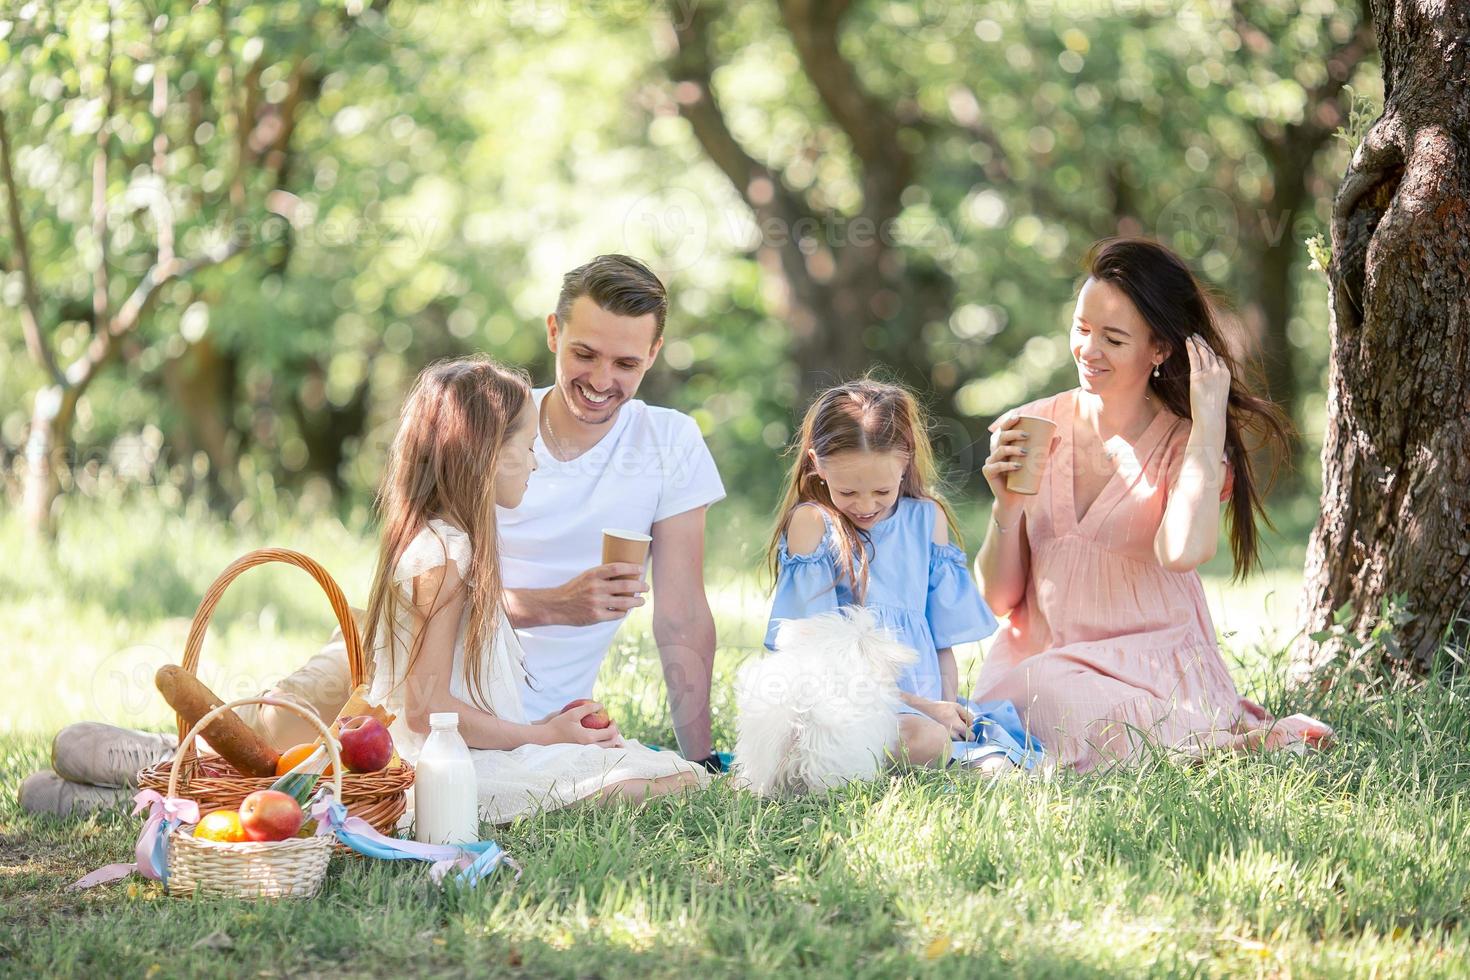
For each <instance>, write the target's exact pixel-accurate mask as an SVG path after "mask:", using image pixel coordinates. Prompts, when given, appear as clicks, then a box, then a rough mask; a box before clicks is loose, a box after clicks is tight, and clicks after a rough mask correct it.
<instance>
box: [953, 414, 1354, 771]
mask: <svg viewBox="0 0 1470 980" xmlns="http://www.w3.org/2000/svg"><path fill="white" fill-rule="evenodd" d="M1075 398H1076V391H1075V389H1074V390H1073V391H1066V392H1062V393H1061V394H1059V395H1054V396H1052V397H1051V398H1047V399H1043V400H1041V401H1038V402H1033V403H1031V404H1029V405H1026V406H1024V407H1023V408H1022V409H1021V410H1020V411H1021V413H1022V414H1025V415H1037V416H1041V417H1043V418H1050V419H1052V420H1053V421H1055V422H1056V423H1057V429H1056V434H1055V435H1054V436H1053V437H1052V444H1051V447H1050V448H1051V452H1050V456H1049V459H1048V462H1047V471H1046V475H1045V477H1044V478H1043V482H1042V486H1041V490H1040V492H1039V493H1038V494H1036V495H1035V496H1033V497H1031V498H1029V499H1028V500H1027V501H1026V504H1025V510H1024V513H1025V529H1026V536H1027V539H1028V545H1029V550H1030V570H1029V577H1028V581H1027V585H1026V595H1025V597H1024V599H1023V600H1022V602H1021V604H1020V605H1019V606H1018V607H1017V608H1016V609H1014V610H1012V612H1011V615H1010V617H1009V619H1008V621H1007V622H1006V623H1005V624H1003V625H1002V627H1001V630H1000V632H999V633H998V634H997V636H996V639H995V641H994V642H993V644H992V645H991V648H990V652H989V654H988V656H987V657H986V659H985V663H984V665H983V667H982V668H981V671H980V678H979V680H978V682H977V683H976V687H975V695H974V697H975V700H977V701H980V700H994V699H1004V700H1008V701H1011V702H1013V703H1014V704H1015V705H1016V707H1017V710H1018V711H1019V712H1020V714H1021V718H1022V720H1023V721H1024V722H1025V723H1026V726H1027V729H1028V730H1029V731H1030V732H1031V734H1032V735H1034V736H1035V737H1036V738H1038V739H1040V740H1041V742H1042V744H1044V745H1045V746H1046V751H1047V755H1048V756H1049V757H1050V758H1051V759H1053V760H1055V762H1056V764H1057V765H1059V766H1071V767H1074V768H1076V769H1077V770H1079V771H1086V770H1089V769H1092V768H1094V767H1096V766H1098V765H1101V764H1104V763H1108V762H1123V761H1130V760H1132V759H1135V758H1136V757H1137V756H1138V755H1139V754H1140V753H1143V752H1147V751H1148V750H1149V748H1150V747H1163V748H1165V749H1167V750H1170V751H1173V752H1183V753H1187V754H1190V755H1198V754H1200V753H1202V752H1204V751H1207V750H1210V749H1216V748H1233V749H1248V748H1260V747H1264V748H1277V747H1283V746H1286V745H1289V744H1291V743H1294V742H1305V743H1307V744H1320V743H1321V742H1323V741H1325V740H1326V739H1327V738H1329V737H1330V735H1331V729H1330V728H1328V727H1327V726H1326V725H1323V724H1322V723H1320V722H1316V721H1313V720H1312V719H1310V718H1307V717H1305V716H1303V715H1292V716H1291V717H1290V718H1284V719H1281V720H1280V721H1277V720H1275V719H1273V718H1272V717H1271V716H1270V715H1269V714H1268V713H1267V712H1266V711H1265V709H1263V708H1262V707H1261V706H1260V705H1258V704H1255V703H1253V702H1251V701H1248V700H1246V699H1244V698H1242V697H1241V696H1240V695H1239V693H1238V692H1237V691H1236V689H1235V683H1234V682H1233V681H1232V680H1231V679H1230V673H1229V671H1228V670H1227V668H1226V666H1225V661H1224V660H1223V659H1222V658H1221V656H1220V647H1219V644H1218V642H1217V641H1216V638H1215V627H1214V624H1213V623H1212V622H1211V620H1210V612H1209V608H1208V606H1207V604H1206V601H1205V591H1204V586H1203V584H1202V583H1201V581H1200V577H1199V574H1198V573H1197V572H1194V571H1189V572H1172V571H1169V570H1168V569H1166V568H1164V567H1163V566H1162V565H1160V564H1159V561H1158V559H1157V558H1155V557H1154V551H1153V543H1154V536H1155V535H1156V534H1157V533H1158V529H1159V524H1160V523H1161V521H1162V520H1163V516H1164V508H1165V506H1166V504H1167V503H1168V499H1169V488H1170V483H1171V480H1172V479H1173V478H1174V477H1175V476H1176V475H1177V472H1178V467H1179V464H1180V462H1181V461H1182V456H1181V453H1182V450H1183V448H1184V445H1185V443H1186V441H1187V440H1188V438H1189V431H1190V424H1189V421H1188V420H1187V419H1181V418H1179V417H1178V416H1176V415H1174V414H1173V413H1171V412H1169V411H1168V410H1167V409H1165V410H1164V411H1161V412H1159V414H1158V415H1157V416H1156V417H1155V418H1154V420H1153V422H1152V423H1150V424H1149V427H1148V429H1147V430H1146V431H1145V432H1144V433H1143V435H1142V436H1140V437H1139V439H1138V440H1137V441H1136V442H1135V443H1134V444H1133V445H1132V446H1130V445H1128V443H1127V442H1126V441H1125V440H1123V439H1121V438H1114V439H1112V440H1111V441H1110V442H1109V443H1108V449H1109V451H1112V452H1115V453H1116V456H1115V458H1114V463H1115V464H1116V466H1117V472H1116V474H1115V475H1114V476H1113V477H1112V478H1111V479H1110V480H1109V481H1108V483H1107V485H1106V486H1105V487H1104V488H1103V490H1102V492H1101V493H1100V494H1099V495H1098V497H1097V499H1096V500H1095V501H1093V503H1092V505H1091V506H1090V507H1089V508H1088V509H1087V512H1086V513H1085V514H1083V515H1082V517H1081V518H1080V519H1079V518H1078V517H1077V510H1076V506H1075V502H1074V498H1073V474H1074V468H1075V466H1076V460H1075V458H1074V453H1073V446H1072V419H1073V415H1074V409H1075ZM1230 489H1231V477H1230V474H1229V471H1228V470H1227V475H1226V481H1225V487H1224V490H1223V491H1222V493H1221V500H1225V499H1228V497H1229V494H1230Z"/></svg>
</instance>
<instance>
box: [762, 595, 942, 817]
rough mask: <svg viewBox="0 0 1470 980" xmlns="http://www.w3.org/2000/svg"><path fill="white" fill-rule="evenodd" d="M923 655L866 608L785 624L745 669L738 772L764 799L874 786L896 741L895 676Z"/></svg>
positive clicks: (849, 609) (850, 608) (897, 699)
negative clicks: (854, 783) (860, 783)
mask: <svg viewBox="0 0 1470 980" xmlns="http://www.w3.org/2000/svg"><path fill="white" fill-rule="evenodd" d="M916 658H917V654H916V653H915V652H914V651H913V650H912V649H910V648H909V647H907V646H905V645H903V644H902V643H899V642H898V641H897V640H895V639H894V637H893V634H892V633H890V632H889V631H888V630H887V629H884V628H882V627H880V626H879V625H878V622H877V620H876V619H875V618H874V616H873V614H872V613H871V612H870V611H868V610H866V609H863V608H862V607H860V606H849V607H847V608H845V609H842V610H839V611H837V612H829V613H822V614H820V615H817V616H812V617H809V618H807V619H794V620H787V621H786V622H784V623H782V624H781V625H780V626H779V627H778V628H777V631H776V652H775V653H772V654H770V655H769V656H765V657H760V658H758V659H756V660H753V661H751V662H749V663H747V664H746V665H745V666H744V667H742V668H741V670H740V674H739V678H738V680H737V682H736V690H735V695H736V706H737V709H738V713H739V715H738V719H737V723H736V725H737V739H736V743H735V773H736V778H737V779H738V780H739V781H740V782H741V784H742V785H744V786H747V787H748V788H750V789H752V790H754V791H755V792H757V793H759V794H761V795H762V796H786V795H801V794H804V793H820V792H824V791H826V790H828V789H830V788H832V787H834V786H840V785H842V784H843V783H846V782H849V781H851V780H855V779H871V778H873V777H874V776H876V775H877V774H878V772H879V771H880V770H881V769H882V768H883V767H884V765H885V764H886V760H887V756H888V753H890V752H891V751H892V750H893V749H894V747H895V746H896V745H897V744H898V716H899V710H898V709H899V707H900V706H901V705H902V702H901V701H900V700H899V697H898V684H897V681H898V677H899V674H900V672H901V671H902V670H903V668H904V667H905V666H907V665H908V664H911V663H913V662H914V660H915V659H916Z"/></svg>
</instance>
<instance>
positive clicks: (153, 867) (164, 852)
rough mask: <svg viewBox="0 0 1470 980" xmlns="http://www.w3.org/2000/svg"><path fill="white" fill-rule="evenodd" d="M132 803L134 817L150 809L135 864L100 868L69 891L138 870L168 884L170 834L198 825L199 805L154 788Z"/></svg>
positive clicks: (143, 792)
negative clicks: (176, 829) (163, 793)
mask: <svg viewBox="0 0 1470 980" xmlns="http://www.w3.org/2000/svg"><path fill="white" fill-rule="evenodd" d="M133 802H134V803H136V804H137V805H136V806H135V807H133V816H135V817H136V816H137V815H138V814H140V813H142V812H143V811H144V810H145V809H146V810H148V821H147V823H145V824H143V832H142V833H141V834H139V835H138V844H137V846H136V847H135V848H134V849H133V857H134V858H135V861H134V863H132V864H109V865H107V867H105V868H98V869H97V870H96V871H93V872H92V873H91V874H89V875H86V876H84V877H82V878H78V879H77V880H76V881H74V882H72V883H71V884H70V885H68V886H67V888H68V889H73V888H78V889H79V888H91V887H92V886H93V885H105V884H107V883H108V882H110V881H120V880H121V879H123V878H126V877H127V876H128V875H130V874H132V873H133V872H135V871H136V872H137V873H138V874H140V875H142V876H143V877H145V878H151V879H153V880H154V881H162V882H165V883H167V881H168V835H169V832H170V831H172V830H173V829H174V828H175V827H177V826H179V825H181V824H193V823H198V822H199V804H198V803H196V802H195V801H194V800H183V799H178V798H176V797H172V796H170V797H163V796H160V795H159V794H158V791H157V790H152V789H145V790H141V791H139V793H138V795H137V796H135V797H133Z"/></svg>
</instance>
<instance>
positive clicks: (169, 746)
mask: <svg viewBox="0 0 1470 980" xmlns="http://www.w3.org/2000/svg"><path fill="white" fill-rule="evenodd" d="M178 741H179V740H178V738H177V737H176V736H174V735H162V734H159V733H158V732H139V731H134V730H133V729H131V728H118V727H117V726H116V725H104V724H102V723H101V722H97V721H79V722H77V723H76V724H74V725H67V726H66V727H65V728H63V729H62V730H61V731H59V732H57V733H56V738H55V739H54V740H52V742H51V767H52V768H53V769H55V770H56V773H57V775H59V776H60V777H61V778H62V779H64V780H66V781H67V782H71V783H86V784H90V785H92V786H113V787H132V786H137V785H138V770H139V769H144V768H146V767H148V766H151V765H153V764H154V763H157V762H162V761H163V760H165V759H169V758H172V757H173V754H174V749H175V748H176V747H177V745H178Z"/></svg>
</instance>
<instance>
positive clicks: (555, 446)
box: [546, 388, 572, 463]
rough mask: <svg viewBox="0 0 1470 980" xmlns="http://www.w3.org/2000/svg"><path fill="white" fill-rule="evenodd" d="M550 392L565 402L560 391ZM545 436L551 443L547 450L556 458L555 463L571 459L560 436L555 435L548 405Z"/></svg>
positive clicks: (554, 427) (557, 389)
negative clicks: (547, 436)
mask: <svg viewBox="0 0 1470 980" xmlns="http://www.w3.org/2000/svg"><path fill="white" fill-rule="evenodd" d="M552 390H553V391H555V392H556V393H557V395H558V396H559V397H562V398H563V400H565V396H562V395H561V389H559V388H553V389H552ZM546 434H547V435H549V436H551V443H552V444H551V446H549V447H548V448H550V449H551V455H553V456H555V457H556V459H557V462H560V463H565V462H567V461H568V460H570V459H571V458H572V457H571V454H570V453H568V452H567V447H566V445H565V444H564V443H563V442H562V441H561V436H559V435H557V434H556V426H554V425H552V424H551V406H550V405H547V406H546Z"/></svg>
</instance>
